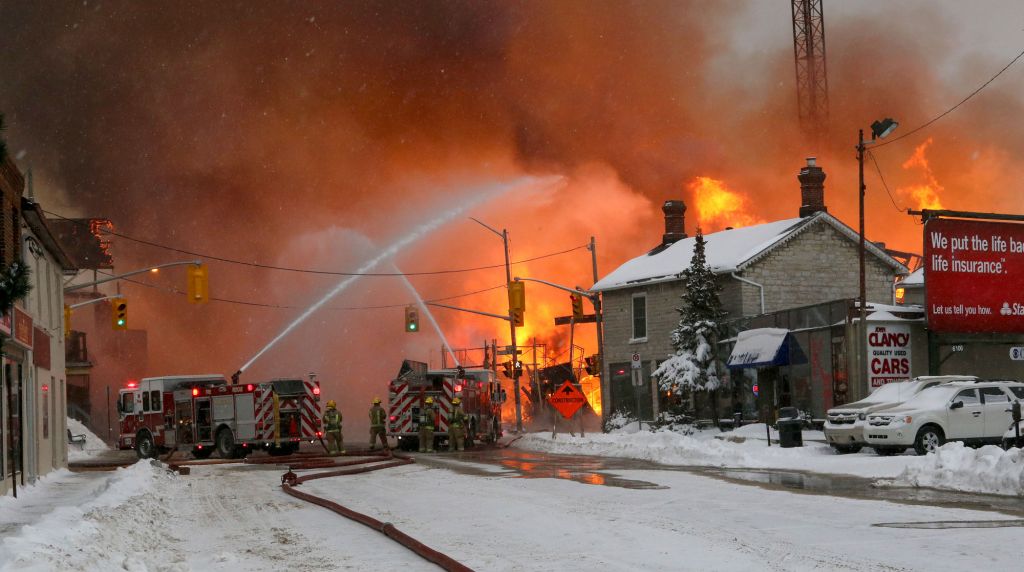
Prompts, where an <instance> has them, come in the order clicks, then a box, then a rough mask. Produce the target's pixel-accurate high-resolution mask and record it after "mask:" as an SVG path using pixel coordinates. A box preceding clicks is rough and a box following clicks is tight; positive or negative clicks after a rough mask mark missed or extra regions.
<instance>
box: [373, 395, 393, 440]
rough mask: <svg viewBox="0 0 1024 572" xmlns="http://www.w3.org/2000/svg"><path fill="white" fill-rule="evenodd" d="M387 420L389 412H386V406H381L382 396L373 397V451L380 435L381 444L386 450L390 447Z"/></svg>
mask: <svg viewBox="0 0 1024 572" xmlns="http://www.w3.org/2000/svg"><path fill="white" fill-rule="evenodd" d="M386 420H387V414H386V413H384V408H383V407H381V406H380V398H379V397H374V398H373V407H371V408H370V450H371V451H372V450H373V449H374V448H375V447H376V446H377V437H378V436H379V437H380V446H381V447H383V448H384V450H385V451H387V450H388V449H390V447H388V437H387V433H386V432H385V431H384V422H385V421H386Z"/></svg>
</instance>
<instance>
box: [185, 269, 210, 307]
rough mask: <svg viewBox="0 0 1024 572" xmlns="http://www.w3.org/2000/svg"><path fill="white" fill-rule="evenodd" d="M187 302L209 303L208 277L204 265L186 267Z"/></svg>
mask: <svg viewBox="0 0 1024 572" xmlns="http://www.w3.org/2000/svg"><path fill="white" fill-rule="evenodd" d="M188 301H189V302H191V303H193V304H205V303H207V302H209V301H210V275H209V273H208V272H207V269H206V265H205V264H196V265H193V266H189V267H188Z"/></svg>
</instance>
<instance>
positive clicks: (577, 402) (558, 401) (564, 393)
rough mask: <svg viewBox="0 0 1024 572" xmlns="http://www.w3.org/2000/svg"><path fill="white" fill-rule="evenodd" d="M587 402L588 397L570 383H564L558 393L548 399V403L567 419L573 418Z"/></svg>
mask: <svg viewBox="0 0 1024 572" xmlns="http://www.w3.org/2000/svg"><path fill="white" fill-rule="evenodd" d="M586 402H587V398H586V396H584V395H583V393H582V392H581V391H580V390H579V389H576V386H574V385H573V384H571V383H569V382H568V381H567V382H565V383H563V384H562V386H561V387H559V388H558V390H557V391H555V392H554V393H552V394H551V397H549V398H548V403H550V404H551V406H552V407H554V408H555V409H557V410H558V412H559V413H561V414H562V417H565V418H566V419H568V418H570V417H572V416H573V415H575V414H576V412H577V411H579V410H580V407H583V404H584V403H586Z"/></svg>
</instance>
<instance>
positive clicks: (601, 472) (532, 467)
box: [416, 447, 1024, 528]
mask: <svg viewBox="0 0 1024 572" xmlns="http://www.w3.org/2000/svg"><path fill="white" fill-rule="evenodd" d="M416 461H417V462H419V463H421V464H424V465H429V466H436V467H442V468H445V469H448V470H451V471H454V472H457V473H460V474H467V475H477V476H487V477H507V478H526V479H544V478H554V479H567V480H571V481H575V482H578V483H583V484H587V485H596V486H608V487H624V488H631V489H662V488H666V487H664V486H663V485H660V484H658V483H657V482H651V481H645V480H636V479H630V478H625V477H623V476H621V475H620V474H618V473H621V472H624V471H652V472H655V473H656V472H660V471H681V472H687V473H691V474H696V475H702V476H705V477H709V478H713V479H718V480H722V481H727V482H732V483H736V484H739V485H745V486H752V487H760V488H763V489H766V490H782V491H789V492H794V493H800V494H810V495H822V496H835V497H844V498H851V499H861V500H881V501H890V502H895V503H903V504H912V505H924V506H938V507H946V508H960V509H972V510H980V511H989V512H996V513H1000V514H1005V515H1009V516H1016V517H1021V519H1022V520H1019V521H1018V520H1012V521H1005V520H1002V521H998V522H999V524H991V523H990V524H988V526H1024V503H1022V502H1021V499H1019V498H1016V497H1007V496H999V495H985V494H977V493H962V492H955V491H942V490H936V489H928V488H917V487H897V486H889V485H886V484H884V482H883V481H880V480H879V479H869V478H864V477H854V476H848V475H833V474H820V473H810V472H804V471H784V470H775V469H723V468H718V467H697V466H677V465H660V464H657V463H653V462H650V461H641V460H636V459H623V458H616V457H593V456H587V455H554V454H549V453H544V452H539V451H523V450H519V449H502V448H491V447H488V448H476V449H473V450H472V451H466V452H462V453H456V454H450V453H443V454H437V455H416ZM655 476H656V475H655ZM652 480H653V481H656V480H657V479H656V478H653V477H652ZM912 524H920V526H919V528H952V527H963V526H965V525H968V524H969V523H963V522H957V523H892V526H897V525H898V526H901V527H904V528H906V527H910V526H911V525H912ZM975 525H976V526H978V527H982V526H986V524H985V523H984V522H980V521H976V522H975ZM876 526H888V525H887V524H886V523H879V524H878V525H876Z"/></svg>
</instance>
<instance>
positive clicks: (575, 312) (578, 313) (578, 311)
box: [569, 293, 583, 322]
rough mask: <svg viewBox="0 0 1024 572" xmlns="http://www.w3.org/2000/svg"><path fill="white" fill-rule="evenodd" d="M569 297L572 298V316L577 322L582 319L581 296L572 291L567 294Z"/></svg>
mask: <svg viewBox="0 0 1024 572" xmlns="http://www.w3.org/2000/svg"><path fill="white" fill-rule="evenodd" d="M569 299H570V300H572V317H573V319H574V320H576V321H577V322H578V321H580V320H582V319H583V296H580V295H579V294H576V293H573V294H569Z"/></svg>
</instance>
